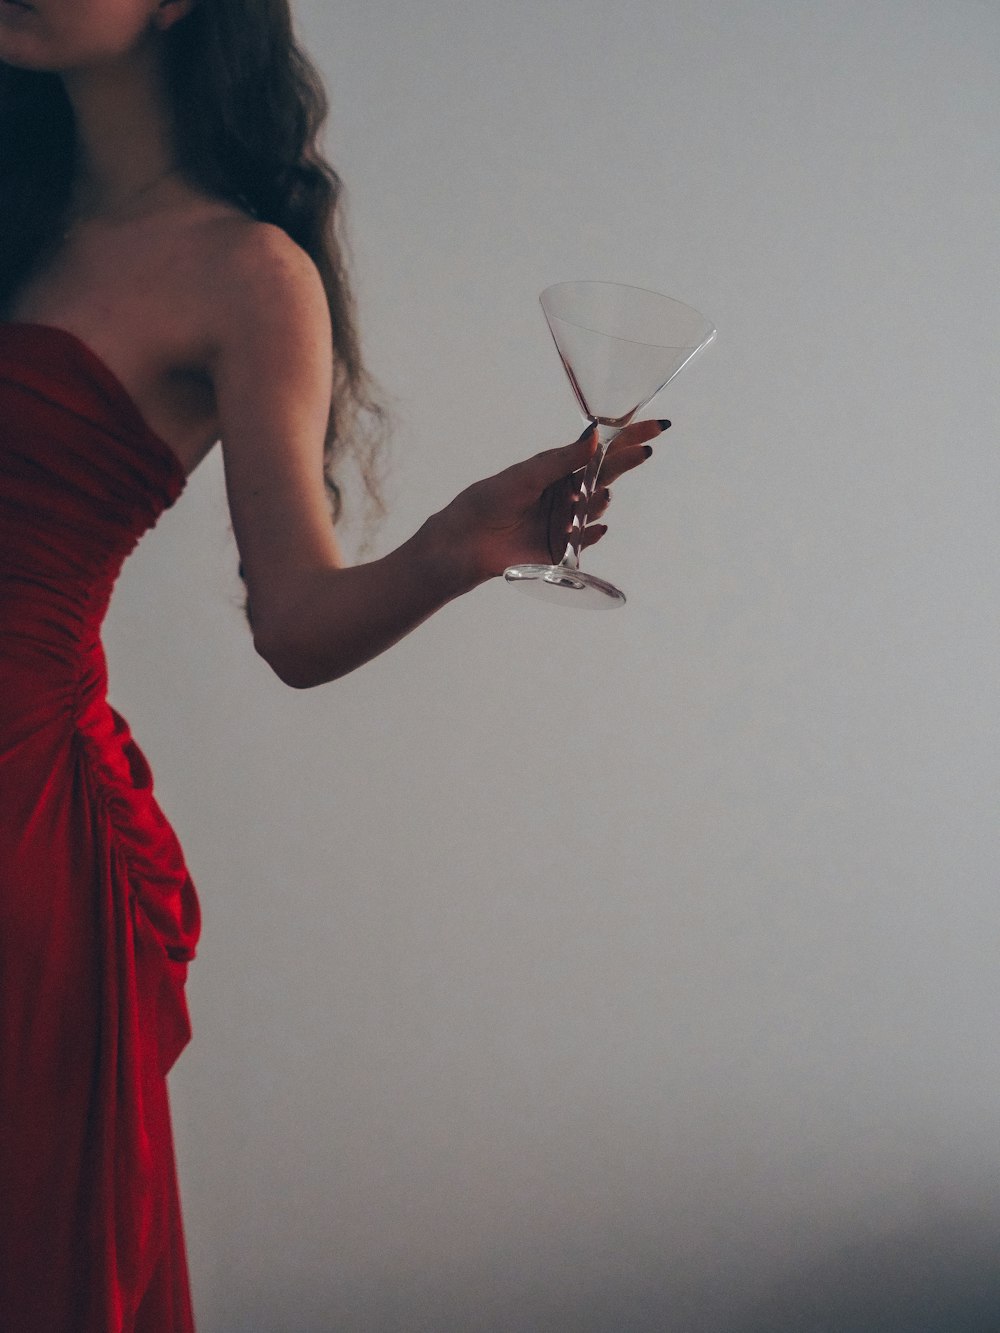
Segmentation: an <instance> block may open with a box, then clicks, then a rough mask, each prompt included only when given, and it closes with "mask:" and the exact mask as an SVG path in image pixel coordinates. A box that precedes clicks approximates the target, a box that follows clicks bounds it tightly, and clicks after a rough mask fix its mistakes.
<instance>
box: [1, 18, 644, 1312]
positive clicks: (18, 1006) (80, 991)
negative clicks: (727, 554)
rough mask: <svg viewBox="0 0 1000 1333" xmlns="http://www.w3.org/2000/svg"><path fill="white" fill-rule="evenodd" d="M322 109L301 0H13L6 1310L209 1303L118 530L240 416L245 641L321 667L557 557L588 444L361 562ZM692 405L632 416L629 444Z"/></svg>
mask: <svg viewBox="0 0 1000 1333" xmlns="http://www.w3.org/2000/svg"><path fill="white" fill-rule="evenodd" d="M324 115H325V103H324V97H323V92H322V89H321V87H320V85H319V83H318V81H317V79H316V76H315V73H314V71H313V70H312V68H311V66H310V65H309V63H308V61H307V60H306V59H305V57H304V56H303V55H302V53H301V51H300V50H299V49H298V48H297V46H296V45H295V43H294V40H293V37H292V32H291V22H290V16H289V12H288V0H31V3H30V4H28V3H26V2H25V0H0V321H2V322H0V672H2V675H0V679H2V681H3V689H2V690H0V1038H2V1041H0V1328H3V1329H11V1330H17V1331H18V1333H42V1330H44V1331H45V1333H70V1331H71V1330H72V1333H112V1331H115V1333H117V1331H118V1330H135V1331H136V1333H144V1331H150V1330H156V1333H165V1331H166V1330H185V1329H190V1328H192V1327H193V1323H192V1315H191V1309H190V1298H189V1293H188V1281H187V1272H186V1265H185V1255H184V1244H183V1237H182V1229H181V1220H180V1209H179V1204H178V1199H177V1186H176V1177H175V1171H174V1162H173V1153H172V1145H171V1132H170V1121H169V1111H168V1105H167V1094H166V1081H165V1078H166V1074H167V1072H168V1070H169V1069H170V1067H171V1065H172V1064H173V1062H174V1060H175V1059H176V1058H177V1055H178V1054H179V1052H180V1050H181V1049H182V1047H183V1046H184V1044H185V1043H186V1041H187V1039H188V1036H189V1028H188V1023H187V1011H186V1007H185V1002H184V992H183V987H184V980H185V975H186V970H187V965H188V962H189V961H190V960H191V958H192V957H193V954H194V948H195V944H196V941H197V935H198V904H197V899H196V897H195V891H194V888H193V885H192V884H191V881H190V878H189V876H188V874H187V870H186V868H185V865H184V860H183V856H182V853H181V850H180V847H179V845H178V844H177V840H176V838H175V837H174V835H173V833H172V831H171V829H170V827H169V825H168V824H167V823H166V821H165V819H164V817H163V815H162V813H161V812H160V810H159V808H158V806H157V805H156V802H155V801H154V799H153V796H152V790H151V778H150V774H149V770H148V768H147V767H146V764H145V761H144V759H143V757H142V755H141V753H140V751H139V750H138V748H137V747H136V745H135V743H134V741H133V740H132V738H131V735H130V733H129V730H128V727H127V725H126V723H125V721H124V720H123V719H122V718H121V717H120V716H119V715H118V714H117V713H115V712H114V711H113V710H112V709H111V708H110V707H109V705H108V703H107V700H106V683H107V680H106V672H105V666H104V659H103V654H102V652H101V647H100V640H99V627H100V621H101V618H102V616H103V613H104V610H105V608H106V606H107V601H108V597H109V596H110V591H111V586H112V583H113V581H114V578H115V576H116V574H117V572H118V569H119V568H120V565H121V562H122V560H123V559H124V558H125V556H126V555H127V554H128V551H129V550H130V549H131V548H132V546H133V545H134V543H135V541H136V540H137V539H138V537H139V536H140V535H141V533H142V532H143V531H144V530H146V529H147V528H149V527H150V526H152V524H153V523H154V522H155V521H156V519H157V517H158V515H159V514H160V513H161V512H162V510H163V509H164V508H165V507H166V506H167V505H169V504H172V503H173V502H174V501H175V500H176V499H177V497H178V496H179V494H180V493H181V491H182V490H183V487H184V482H185V480H186V477H187V476H188V475H190V473H191V472H192V471H193V469H194V468H195V467H196V466H197V465H198V463H199V462H200V461H201V460H202V459H203V458H204V457H205V456H206V454H207V453H208V452H209V451H210V450H211V448H212V447H213V445H214V444H215V443H216V442H217V441H221V444H222V449H223V454H224V463H225V472H226V484H227V488H228V495H229V503H230V508H231V512H232V519H233V526H234V531H235V534H236V539H237V543H238V546H239V552H240V558H241V562H242V571H243V574H244V577H245V580H246V586H247V594H248V611H249V613H250V619H251V623H252V631H253V642H254V646H255V648H256V649H257V651H258V652H259V653H261V654H262V655H263V657H264V658H265V659H266V660H267V661H268V662H269V663H270V665H271V666H272V667H273V669H274V670H275V672H276V673H277V674H278V675H279V676H280V678H281V679H282V680H283V681H285V682H287V683H288V684H289V685H292V686H295V687H299V688H303V687H308V686H313V685H318V684H320V683H321V682H324V681H329V680H333V679H334V678H336V677H337V676H340V675H342V674H343V673H344V672H347V671H350V670H352V669H353V668H354V667H356V666H359V665H360V664H361V663H363V662H365V661H367V660H368V659H369V658H371V657H373V656H375V654H377V653H379V652H381V651H382V650H383V649H385V648H387V647H389V645H390V644H392V643H393V642H395V641H396V640H397V639H399V638H400V637H401V636H402V635H404V634H406V633H407V632H408V631H409V630H411V629H412V628H414V626H416V625H417V624H418V623H419V622H420V621H422V620H423V619H424V618H426V617H427V616H428V615H430V614H431V613H432V612H433V611H435V610H436V609H437V608H438V607H440V606H441V605H443V604H444V603H445V602H446V601H448V600H449V599H450V598H452V597H455V596H457V595H458V594H460V593H463V592H466V591H468V590H469V589H471V588H473V587H475V586H476V585H477V584H479V583H481V582H483V581H484V580H486V579H488V578H491V577H494V576H495V575H497V574H499V573H500V572H501V571H502V570H503V569H504V568H505V566H507V565H509V564H513V563H517V562H523V561H547V560H548V559H549V558H550V552H551V550H553V549H559V547H561V545H562V543H563V542H564V541H565V534H566V532H567V529H568V525H569V521H570V502H571V494H572V475H571V474H572V473H573V472H574V471H575V470H576V469H578V468H580V467H581V466H582V465H583V464H585V463H586V461H587V460H588V458H589V457H590V456H591V455H592V453H593V450H594V448H595V447H596V446H595V439H594V437H593V435H592V434H591V433H589V432H588V433H585V434H584V436H582V437H581V438H580V439H579V440H577V441H576V442H575V443H574V444H570V445H567V446H565V447H564V448H560V449H553V450H549V451H547V452H545V453H541V454H538V455H537V456H536V457H534V458H531V459H529V460H527V461H526V462H523V463H519V464H517V465H515V466H513V467H510V468H508V469H506V470H505V471H503V472H501V473H500V474H498V475H497V476H494V477H491V478H489V479H487V480H485V481H482V482H479V483H477V484H476V485H474V486H471V487H470V488H468V489H467V490H466V491H464V492H463V493H462V494H461V495H459V496H458V497H457V498H456V499H455V500H453V501H452V502H451V504H449V505H448V506H447V507H446V508H445V509H444V510H442V511H441V512H440V513H437V514H435V515H433V516H432V517H431V518H429V519H428V520H427V522H426V523H424V524H423V526H422V527H421V528H420V530H419V531H418V532H417V533H416V534H415V535H414V536H413V537H412V538H411V539H410V540H409V541H407V542H406V543H404V544H403V546H401V547H400V548H399V549H398V550H396V551H393V552H392V553H391V554H389V555H387V556H385V557H384V558H382V559H380V560H376V561H373V562H370V563H367V564H361V565H358V566H355V567H352V568H345V567H344V565H343V563H342V560H341V556H340V552H339V550H338V546H337V542H336V539H335V536H334V531H333V525H332V523H331V514H330V509H331V501H332V507H333V510H334V513H336V511H337V509H338V507H339V492H338V491H337V488H336V484H335V482H334V481H333V479H332V475H333V469H334V466H335V464H336V462H337V459H338V457H339V456H340V452H341V450H343V449H344V448H346V447H350V446H352V445H353V447H355V448H357V449H360V450H361V453H362V463H363V471H364V474H365V475H366V476H371V475H372V473H371V470H370V467H369V464H370V461H371V458H370V454H366V453H365V447H366V446H365V444H364V439H365V431H364V427H365V424H366V423H367V424H368V425H369V426H370V425H372V424H373V423H374V424H375V425H376V426H377V423H378V413H377V408H376V407H375V406H374V405H373V402H372V399H371V394H370V392H369V387H368V382H367V379H366V376H365V372H364V369H363V366H362V363H361V360H360V357H359V353H358V348H357V344H356V340H355V336H354V331H353V325H352V311H351V301H350V296H349V292H348V286H347V282H346V277H345V274H344V271H343V268H342V265H341V260H340V254H339V250H338V246H337V242H336V239H335V232H334V229H333V226H332V224H333V221H334V218H335V215H336V203H337V187H338V181H337V178H336V176H335V175H334V173H333V172H332V171H331V170H330V168H329V167H328V166H327V165H326V164H325V163H324V162H323V160H322V158H321V157H320V156H319V155H318V153H317V151H316V147H315V142H316V137H317V134H318V132H319V129H320V126H321V124H322V122H323V118H324ZM667 424H669V423H663V422H649V423H643V424H640V425H636V426H634V427H631V428H630V429H629V430H627V431H625V432H623V433H622V434H621V435H620V436H619V437H618V439H617V440H616V441H615V443H614V445H613V446H612V450H611V451H610V453H609V456H608V459H607V461H606V463H605V468H606V472H605V473H604V475H605V477H606V478H608V479H609V480H613V479H614V478H615V477H616V476H619V475H621V474H622V473H624V472H625V471H627V470H629V469H630V468H632V467H635V466H636V465H637V464H638V463H640V462H641V461H643V459H644V458H645V457H646V456H648V454H649V452H650V450H649V448H648V446H647V445H646V444H645V441H647V440H648V439H650V438H652V437H653V436H654V435H655V434H657V433H658V432H659V431H660V430H661V429H662V428H663V427H664V426H665V425H667ZM366 460H367V461H366ZM366 469H367V470H366ZM607 498H608V497H607V495H606V494H605V493H603V492H602V494H601V495H600V496H599V497H597V499H596V501H595V504H594V505H593V507H592V509H591V512H590V514H589V518H590V519H597V518H599V517H600V515H601V511H602V510H603V508H604V506H605V505H606V503H607ZM604 531H605V528H604V525H603V524H600V523H593V524H592V525H589V526H588V527H587V528H586V530H585V533H584V536H583V539H582V541H583V545H589V544H591V543H592V542H594V541H596V540H598V539H599V538H600V537H601V536H602V535H603V533H604Z"/></svg>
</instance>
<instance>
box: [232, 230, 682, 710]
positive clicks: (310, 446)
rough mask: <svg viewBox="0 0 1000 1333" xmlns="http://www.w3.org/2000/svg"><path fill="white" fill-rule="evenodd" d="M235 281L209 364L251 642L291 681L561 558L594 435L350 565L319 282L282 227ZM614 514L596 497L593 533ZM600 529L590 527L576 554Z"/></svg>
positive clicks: (652, 426) (246, 256)
mask: <svg viewBox="0 0 1000 1333" xmlns="http://www.w3.org/2000/svg"><path fill="white" fill-rule="evenodd" d="M227 268H228V270H229V271H228V272H227V277H226V281H225V283H224V284H223V296H222V299H221V300H220V301H219V302H218V306H217V312H216V315H215V320H216V323H215V328H214V330H213V346H214V353H213V359H212V377H213V383H214V385H215V392H216V398H217V402H218V406H219V414H220V422H221V435H222V443H223V455H224V461H225V470H226V486H227V491H228V496H229V505H230V511H231V513H232V518H233V528H234V531H235V534H236V540H237V545H238V546H239V550H240V556H241V559H242V563H243V569H244V574H245V577H246V581H247V588H248V592H249V598H250V607H251V611H252V615H253V629H254V644H255V646H256V648H257V651H258V652H259V653H260V654H261V656H263V657H264V658H265V660H266V661H267V662H268V663H269V664H270V666H271V667H272V668H273V670H274V671H275V672H276V673H277V675H278V676H279V677H280V678H281V679H282V680H283V681H285V682H286V683H287V684H289V685H292V686H295V687H297V688H307V687H309V686H313V685H319V684H321V683H323V682H324V681H328V680H333V679H335V678H336V677H338V676H342V675H344V674H346V673H347V672H348V671H352V670H353V669H354V668H355V667H357V666H360V665H361V664H362V663H363V662H366V661H368V660H369V659H370V658H372V657H375V656H376V655H377V654H379V653H381V652H383V651H384V650H385V649H386V648H388V647H390V646H391V645H392V644H393V643H395V642H397V641H398V640H399V639H400V638H402V637H403V636H404V635H405V634H407V633H409V631H410V630H412V629H414V628H415V627H416V626H417V625H418V624H420V623H421V622H422V621H423V620H425V619H426V618H427V617H428V616H429V615H431V614H432V613H433V612H434V611H436V610H438V608H439V607H441V606H443V605H444V604H445V603H446V602H448V601H450V600H451V599H452V598H453V597H456V596H458V595H460V594H461V593H464V592H467V591H469V590H470V589H471V588H473V587H475V586H476V585H477V584H479V583H482V582H484V581H485V580H487V579H489V578H492V577H494V576H495V575H497V574H500V573H502V572H503V570H504V569H505V568H506V566H507V565H511V564H518V563H523V562H544V563H547V562H548V561H549V560H550V558H551V555H550V546H551V549H553V550H555V549H558V550H559V551H561V549H562V545H564V543H565V533H566V530H567V528H568V524H569V521H570V514H571V496H572V480H571V474H572V473H573V472H574V471H576V470H577V469H578V468H581V467H583V466H584V464H585V463H586V462H587V460H588V459H589V458H590V457H591V455H592V453H593V451H594V449H595V448H596V436H595V435H594V434H593V432H585V433H584V435H582V436H581V437H580V439H579V440H577V441H575V442H574V443H573V444H569V445H566V446H564V447H563V448H559V449H550V450H547V451H545V452H543V453H540V454H536V455H535V456H534V457H533V458H529V459H527V460H525V461H524V462H521V463H516V464H514V465H513V466H512V467H509V468H505V469H504V470H503V471H502V472H499V473H497V474H496V475H495V476H492V477H488V478H486V479H485V480H484V481H480V482H476V483H475V484H474V485H473V486H470V487H468V488H467V489H466V490H465V491H463V492H462V493H461V494H460V495H458V496H457V497H456V498H455V499H454V500H453V501H452V502H451V503H450V504H449V505H447V506H446V507H445V508H444V509H442V510H441V511H440V512H439V513H437V514H434V515H432V516H431V517H430V518H429V519H428V520H427V521H426V522H425V523H424V524H423V525H422V526H421V528H420V529H419V531H417V532H416V533H415V534H414V535H413V536H412V537H411V538H410V539H409V540H408V541H406V542H404V543H403V545H402V546H400V547H399V548H398V549H396V550H395V551H392V552H391V553H390V554H388V555H386V556H383V557H382V558H381V559H379V560H373V561H369V562H367V563H365V564H360V565H353V566H349V567H345V566H344V564H343V561H342V559H341V555H340V551H339V548H338V545H337V541H336V538H335V535H334V531H333V526H332V524H331V521H330V515H329V510H328V507H327V499H326V490H325V486H324V482H323V438H324V432H325V427H326V418H327V407H328V404H329V401H330V384H331V369H330V368H331V363H332V350H331V337H330V324H329V315H328V312H327V306H326V299H325V294H324V292H323V288H322V284H321V283H320V280H319V277H318V274H317V273H316V270H315V267H314V266H313V264H312V262H311V260H309V258H308V256H306V255H305V254H304V252H302V251H301V250H300V249H299V248H298V247H297V246H295V245H294V244H293V242H291V241H290V240H289V239H288V238H287V237H286V236H285V235H284V234H283V233H281V232H279V231H278V230H277V229H276V228H270V227H260V226H257V227H253V228H252V229H248V230H247V231H245V232H244V233H243V236H242V239H241V241H240V243H239V244H238V245H237V246H236V247H235V248H234V249H233V250H232V251H231V252H230V255H229V258H228V261H227ZM660 429H661V426H660V424H659V423H657V422H643V423H637V424H636V425H634V426H632V427H629V428H628V429H627V430H625V431H623V432H622V433H621V435H619V436H618V438H617V439H616V440H615V441H614V442H613V444H612V446H611V449H610V450H609V452H608V456H607V458H606V460H605V464H604V468H603V469H602V474H601V480H602V483H603V485H605V486H606V485H607V482H608V481H610V480H613V479H614V478H615V477H616V476H619V475H621V474H622V473H623V472H625V471H628V470H629V469H631V468H633V467H635V466H637V465H638V464H639V463H641V462H643V461H644V459H645V458H646V456H647V454H648V450H647V448H646V447H645V442H646V441H647V440H649V439H651V438H652V437H653V436H654V435H656V434H658V433H659V431H660ZM606 502H607V501H606V497H605V496H603V495H601V494H599V495H598V496H597V497H595V502H594V504H593V506H592V508H591V511H590V514H589V518H590V519H591V520H594V519H596V518H599V517H600V514H601V512H602V511H603V508H604V507H605V505H606ZM604 531H605V529H604V527H603V525H601V524H598V523H594V524H593V526H592V527H588V528H587V529H586V531H585V534H584V541H583V544H584V545H590V544H592V543H593V542H594V541H597V540H599V539H600V537H601V536H603V533H604ZM553 542H554V543H555V544H554V545H553Z"/></svg>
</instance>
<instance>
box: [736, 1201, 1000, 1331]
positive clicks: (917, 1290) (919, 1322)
mask: <svg viewBox="0 0 1000 1333" xmlns="http://www.w3.org/2000/svg"><path fill="white" fill-rule="evenodd" d="M720 1333H723V1331H722V1330H720ZM724 1333H1000V1219H998V1218H997V1217H996V1216H993V1217H988V1218H986V1217H982V1216H981V1215H980V1216H971V1215H970V1216H968V1217H962V1218H955V1217H949V1218H941V1219H937V1220H934V1221H931V1220H927V1221H925V1222H922V1223H916V1224H914V1225H913V1226H911V1227H908V1228H905V1229H901V1230H899V1231H897V1232H896V1233H894V1234H892V1235H882V1236H878V1237H873V1238H869V1239H866V1240H855V1241H853V1242H849V1243H847V1244H845V1245H844V1248H843V1249H842V1250H840V1251H839V1252H837V1253H833V1254H829V1255H827V1256H826V1257H825V1258H824V1259H822V1260H820V1261H818V1262H816V1263H815V1264H814V1265H813V1266H811V1267H810V1268H809V1269H807V1270H806V1271H803V1272H800V1273H798V1274H796V1275H795V1276H794V1277H790V1278H788V1279H787V1280H785V1281H783V1282H781V1283H780V1284H777V1285H776V1286H775V1289H774V1291H773V1292H772V1293H770V1295H768V1296H767V1297H766V1298H765V1299H763V1300H762V1301H760V1302H759V1303H757V1304H755V1306H754V1308H753V1310H752V1311H748V1312H747V1314H746V1315H745V1316H744V1317H743V1318H740V1319H737V1320H736V1321H734V1322H733V1323H732V1324H731V1325H729V1326H728V1327H726V1328H725V1330H724Z"/></svg>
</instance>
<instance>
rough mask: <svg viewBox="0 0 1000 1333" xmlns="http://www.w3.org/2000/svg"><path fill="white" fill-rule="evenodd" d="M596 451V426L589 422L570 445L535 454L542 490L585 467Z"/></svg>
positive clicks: (538, 479) (538, 478)
mask: <svg viewBox="0 0 1000 1333" xmlns="http://www.w3.org/2000/svg"><path fill="white" fill-rule="evenodd" d="M596 449H597V426H596V424H595V423H594V422H593V421H591V422H590V423H589V424H588V426H587V428H586V430H584V432H583V434H582V435H581V436H580V438H579V439H577V440H574V441H573V443H572V444H564V445H561V446H560V447H559V448H558V449H546V450H545V452H544V453H541V454H536V455H535V458H534V460H533V461H534V463H535V464H536V466H537V469H538V471H537V478H536V479H537V481H538V483H539V484H540V485H541V486H542V487H543V488H544V487H546V486H551V485H552V483H553V482H556V481H561V480H562V479H563V477H568V476H569V474H570V473H571V472H576V471H577V470H578V469H579V468H582V467H586V465H587V464H588V463H589V462H590V460H591V458H593V456H594V453H595V451H596Z"/></svg>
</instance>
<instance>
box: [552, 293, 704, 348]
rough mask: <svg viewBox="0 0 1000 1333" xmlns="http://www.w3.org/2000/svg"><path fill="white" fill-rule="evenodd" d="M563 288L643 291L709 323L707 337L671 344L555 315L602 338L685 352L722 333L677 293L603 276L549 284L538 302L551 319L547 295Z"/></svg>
mask: <svg viewBox="0 0 1000 1333" xmlns="http://www.w3.org/2000/svg"><path fill="white" fill-rule="evenodd" d="M561 287H616V288H618V289H619V290H620V291H626V292H641V293H642V294H643V295H644V296H655V297H657V298H658V299H659V300H661V301H669V302H670V303H671V304H672V305H676V306H680V307H681V308H682V309H683V310H689V311H690V312H691V314H692V315H697V316H698V318H699V319H700V320H703V321H704V323H705V325H706V332H705V336H704V337H703V338H701V339H700V340H699V341H698V342H694V343H667V342H653V341H651V340H650V339H648V338H624V337H622V336H621V335H620V334H617V333H608V332H607V331H606V330H604V329H593V328H591V327H590V325H589V324H583V323H581V322H580V320H578V319H567V318H566V317H565V316H563V315H556V314H553V315H552V318H553V319H558V320H559V321H560V322H561V323H563V324H572V326H573V327H574V328H576V329H583V330H584V331H585V332H586V333H595V334H597V335H598V337H601V338H614V339H615V341H616V342H625V343H635V344H636V346H638V347H663V348H666V349H667V350H674V351H682V350H685V349H687V348H691V349H692V350H694V351H697V350H699V349H700V348H702V347H704V346H705V345H706V344H707V343H710V342H711V341H712V339H713V338H714V337H715V336H716V334H717V333H718V329H717V328H716V327H715V325H714V324H713V323H712V321H711V320H710V319H709V318H708V316H707V315H703V314H702V312H701V311H700V310H697V309H696V308H695V307H694V306H693V305H688V303H687V302H686V301H681V300H679V299H678V298H677V297H676V296H668V295H667V294H666V292H657V291H654V290H653V289H652V288H651V287H637V286H635V284H634V283H628V282H613V281H611V280H610V279H601V278H576V279H572V278H570V279H567V280H566V281H564V282H553V283H550V284H549V286H548V287H545V288H543V289H542V291H541V292H540V293H539V296H538V301H539V304H540V305H541V307H542V313H543V314H544V315H545V317H546V319H548V318H549V312H548V311H547V310H546V309H545V302H544V298H545V297H546V296H547V295H548V294H549V292H555V291H558V290H559V289H560V288H561Z"/></svg>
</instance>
